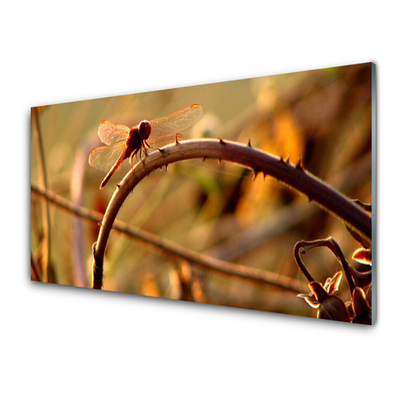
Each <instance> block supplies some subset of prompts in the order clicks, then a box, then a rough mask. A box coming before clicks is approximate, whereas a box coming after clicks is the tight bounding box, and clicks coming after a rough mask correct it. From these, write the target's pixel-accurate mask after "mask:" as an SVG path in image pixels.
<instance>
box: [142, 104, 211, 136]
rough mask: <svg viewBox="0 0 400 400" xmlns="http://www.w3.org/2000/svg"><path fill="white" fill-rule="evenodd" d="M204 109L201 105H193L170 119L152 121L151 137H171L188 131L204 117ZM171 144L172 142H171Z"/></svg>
mask: <svg viewBox="0 0 400 400" xmlns="http://www.w3.org/2000/svg"><path fill="white" fill-rule="evenodd" d="M203 113H204V111H203V107H202V106H200V105H199V104H193V105H191V106H189V107H186V108H183V109H182V110H179V111H177V112H175V113H173V114H171V115H169V116H168V117H164V118H159V119H155V120H153V121H150V125H151V135H150V137H152V136H153V137H154V138H155V137H157V136H163V135H168V134H169V135H171V138H173V137H174V136H173V134H175V133H181V132H183V131H185V130H186V129H189V128H190V127H191V126H193V125H194V124H195V123H196V122H197V121H199V120H200V118H201V117H202V116H203ZM169 143H170V142H169Z"/></svg>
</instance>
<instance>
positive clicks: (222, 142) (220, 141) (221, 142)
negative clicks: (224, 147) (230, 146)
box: [218, 138, 226, 144]
mask: <svg viewBox="0 0 400 400" xmlns="http://www.w3.org/2000/svg"><path fill="white" fill-rule="evenodd" d="M218 140H219V143H220V144H226V142H224V141H223V140H222V139H221V138H218Z"/></svg>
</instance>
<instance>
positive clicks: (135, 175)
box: [93, 139, 371, 289]
mask: <svg viewBox="0 0 400 400" xmlns="http://www.w3.org/2000/svg"><path fill="white" fill-rule="evenodd" d="M193 158H203V159H206V158H214V159H219V160H225V161H231V162H234V163H237V164H240V165H242V166H244V167H247V168H250V169H252V170H253V171H254V174H255V175H257V174H258V173H262V174H263V175H264V177H265V176H266V175H270V176H272V177H274V178H275V179H277V180H279V181H281V182H282V183H283V184H285V185H288V186H289V187H291V188H293V189H295V190H297V191H299V192H301V193H303V194H304V195H305V196H307V197H308V199H309V201H310V202H311V201H314V202H316V203H317V204H318V205H319V206H321V207H322V208H323V209H325V210H326V211H328V212H330V213H331V214H332V215H334V216H335V217H336V218H338V219H339V220H341V221H342V222H344V223H345V224H346V226H348V227H350V228H351V229H353V230H354V231H356V232H357V233H358V234H359V235H361V236H362V237H363V238H364V239H365V240H366V241H367V242H369V243H371V217H370V216H369V215H368V214H367V213H366V212H365V211H364V210H363V209H362V208H361V207H359V206H358V205H356V204H354V202H352V201H350V200H349V199H347V198H346V197H345V196H344V195H342V194H341V193H339V192H338V191H336V190H335V189H333V188H332V187H330V186H329V185H327V184H326V183H324V182H323V181H321V180H320V179H318V178H316V177H315V176H313V175H311V174H310V173H308V172H307V171H305V170H304V168H303V166H302V164H301V160H299V161H298V162H297V164H296V165H293V164H291V163H289V160H283V158H278V157H276V156H273V155H270V154H267V153H265V152H262V151H260V150H257V149H255V148H253V147H252V146H251V144H250V142H249V143H248V145H242V144H239V143H235V142H230V141H224V140H221V139H197V140H186V141H182V142H178V141H177V142H176V143H175V144H173V145H169V146H166V147H163V148H162V149H159V151H156V152H154V153H152V154H150V155H149V156H147V157H146V158H145V159H144V160H142V161H140V162H139V163H137V164H136V165H135V166H134V167H133V169H132V170H131V171H130V172H129V173H128V174H127V175H126V176H125V178H124V179H123V181H122V182H121V184H120V185H117V189H116V191H115V192H114V195H113V197H112V198H111V200H110V203H109V205H108V208H107V210H106V213H105V215H104V219H103V222H102V225H101V229H100V232H99V237H98V240H97V242H96V243H95V245H94V247H93V255H94V263H93V288H95V289H101V287H102V278H103V260H104V252H105V248H106V244H107V241H108V238H109V235H110V232H111V229H112V228H113V225H114V221H115V219H116V216H117V214H118V211H119V209H120V208H121V206H122V204H123V202H124V201H125V199H126V197H127V196H128V195H129V193H130V192H131V191H132V190H133V189H134V188H135V186H136V185H137V184H138V183H139V182H140V181H141V180H142V179H143V178H144V177H145V176H146V175H148V174H149V173H151V172H152V171H154V170H156V169H157V168H161V167H163V166H168V164H170V163H173V162H177V161H181V160H187V159H193Z"/></svg>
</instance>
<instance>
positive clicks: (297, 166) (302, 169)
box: [296, 156, 304, 171]
mask: <svg viewBox="0 0 400 400" xmlns="http://www.w3.org/2000/svg"><path fill="white" fill-rule="evenodd" d="M296 168H297V169H300V170H301V171H304V168H303V165H302V163H301V156H299V161H297V164H296Z"/></svg>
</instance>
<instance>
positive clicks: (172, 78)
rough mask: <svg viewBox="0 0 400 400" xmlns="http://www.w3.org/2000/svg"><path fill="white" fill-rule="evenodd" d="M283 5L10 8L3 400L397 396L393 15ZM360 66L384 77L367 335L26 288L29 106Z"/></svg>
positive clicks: (5, 29) (4, 105) (4, 98)
mask: <svg viewBox="0 0 400 400" xmlns="http://www.w3.org/2000/svg"><path fill="white" fill-rule="evenodd" d="M132 3H133V2H132ZM285 3H286V4H285ZM285 3H284V2H273V3H272V4H271V5H263V6H260V5H257V6H256V5H254V4H261V2H259V3H256V2H251V1H250V2H244V3H242V2H238V3H233V2H231V3H226V4H224V5H222V4H219V3H218V2H216V1H214V2H207V1H197V2H165V3H163V2H159V1H157V2H153V1H146V2H142V5H140V6H137V5H128V2H126V3H124V2H119V1H114V2H107V3H100V2H93V4H91V5H88V4H86V3H83V2H75V1H71V2H68V3H54V2H40V1H38V2H30V3H27V4H26V5H20V4H19V3H11V2H8V3H6V4H5V5H3V7H2V8H3V11H4V12H3V18H2V24H1V25H0V34H1V36H0V37H1V38H2V39H1V42H2V61H1V62H0V65H1V70H2V72H1V76H0V79H1V107H0V113H1V120H2V124H1V132H0V133H1V137H2V141H1V143H2V145H1V146H0V148H1V149H2V150H3V152H2V156H1V157H0V160H1V161H0V162H1V170H2V171H3V173H4V172H6V173H5V175H3V182H2V183H3V184H2V196H1V206H2V211H3V212H2V229H1V242H0V243H1V249H2V255H3V257H2V262H1V264H2V267H1V278H0V281H1V288H0V299H1V301H0V304H1V306H0V309H1V314H0V315H1V320H2V323H1V330H0V332H1V340H0V348H1V351H0V354H1V357H0V365H1V366H2V367H3V368H2V372H1V382H2V383H1V385H0V393H1V394H3V393H4V394H5V396H1V397H2V398H7V399H10V398H22V397H21V395H22V396H28V395H29V396H30V395H32V394H34V398H39V396H40V398H43V399H53V398H56V399H60V398H74V399H80V398H94V395H96V398H97V399H106V398H107V399H110V398H130V397H132V398H133V396H135V395H136V398H137V399H144V398H164V397H165V398H168V399H169V398H184V397H185V398H192V399H198V398H202V399H203V398H217V397H219V398H221V399H222V398H224V399H225V398H230V399H243V398H248V399H254V398H265V397H269V396H275V398H289V396H296V397H298V398H306V396H311V395H314V394H316V393H320V395H321V396H323V397H324V398H325V399H333V398H338V397H339V396H340V397H342V398H350V397H351V396H363V398H364V399H372V398H376V397H377V396H382V395H383V390H385V393H396V392H398V368H397V367H398V360H399V357H400V351H399V340H398V338H399V331H398V328H399V322H398V320H399V318H398V311H397V303H398V302H399V299H398V297H399V296H398V288H397V282H399V281H400V280H399V278H400V265H399V264H400V263H399V260H398V258H399V256H398V255H397V254H396V251H398V248H399V244H398V241H397V240H396V239H398V238H399V233H398V226H399V222H400V221H399V213H398V193H399V192H398V190H397V187H396V186H397V185H396V186H394V187H393V186H391V185H392V180H398V176H397V173H398V170H399V169H398V165H399V164H398V158H399V155H398V149H399V136H400V135H399V125H400V124H399V105H400V104H399V95H400V83H399V82H400V79H399V71H400V70H399V51H398V38H399V37H400V36H399V27H398V11H397V8H396V9H395V8H394V7H395V3H394V2H393V3H391V4H393V6H392V7H389V6H387V7H385V6H383V5H381V4H384V3H377V2H372V1H363V2H361V1H355V2H348V1H346V2H345V1H335V2H329V3H327V4H328V5H324V6H322V4H325V3H321V2H317V1H312V2H293V4H292V5H291V4H289V3H288V2H285ZM388 3H389V2H388ZM278 4H279V5H278ZM369 61H373V62H376V63H377V72H378V162H379V164H378V190H379V192H378V202H379V206H378V232H379V233H378V266H377V267H378V289H379V290H378V317H377V323H376V325H375V326H374V327H371V328H365V327H359V326H347V325H340V324H333V323H327V322H325V323H324V322H321V321H314V320H307V319H302V318H293V317H285V316H282V315H274V314H268V313H262V312H250V311H241V310H234V309H228V308H221V307H207V306H195V305H192V304H185V303H178V302H175V303H172V302H165V301H160V300H156V299H146V298H142V297H134V296H123V295H112V294H110V295H105V294H104V293H94V292H90V291H85V290H78V289H71V288H64V287H61V288H60V287H57V286H52V285H38V284H33V283H31V282H30V281H29V272H28V271H29V242H30V237H29V231H30V225H29V215H30V209H29V196H30V192H29V180H30V176H29V161H28V160H29V154H30V147H29V146H30V133H29V127H30V122H29V118H30V107H31V106H35V105H41V104H49V103H57V102H66V101H72V100H82V99H88V98H96V97H104V96H113V95H118V94H127V93H135V92H140V91H150V90H154V89H163V88H169V87H179V86H187V85H194V84H201V83H210V82H218V81H226V80H232V79H238V78H249V77H254V76H264V75H270V74H277V73H283V72H294V71H300V70H307V69H314V68H321V67H329V66H335V65H345V64H352V63H359V62H369ZM335 387H337V390H335ZM383 396H385V395H383Z"/></svg>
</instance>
